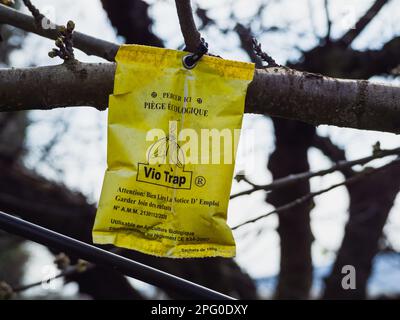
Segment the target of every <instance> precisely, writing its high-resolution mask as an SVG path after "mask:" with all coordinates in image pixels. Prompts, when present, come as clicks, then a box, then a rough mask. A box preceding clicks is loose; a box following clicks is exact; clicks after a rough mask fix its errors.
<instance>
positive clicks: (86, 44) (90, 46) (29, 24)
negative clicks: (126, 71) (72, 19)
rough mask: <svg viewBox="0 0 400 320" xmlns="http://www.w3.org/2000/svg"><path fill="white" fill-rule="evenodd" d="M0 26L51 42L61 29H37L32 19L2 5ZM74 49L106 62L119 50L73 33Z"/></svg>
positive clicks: (81, 34) (105, 42)
mask: <svg viewBox="0 0 400 320" xmlns="http://www.w3.org/2000/svg"><path fill="white" fill-rule="evenodd" d="M0 24H8V25H10V26H13V27H16V28H19V29H22V30H24V31H27V32H32V33H35V34H37V35H40V36H42V37H45V38H48V39H53V40H56V39H57V38H58V36H59V32H58V31H59V30H60V28H61V26H58V25H55V28H49V29H43V28H38V26H37V23H36V21H35V19H34V18H33V17H31V16H29V15H26V14H23V13H21V12H19V11H17V10H15V9H12V8H9V7H7V6H5V5H2V4H0ZM74 47H75V48H77V49H79V50H82V51H83V52H85V53H86V54H88V55H95V56H98V57H101V58H104V59H106V60H108V61H114V60H115V55H116V54H117V51H118V49H119V45H117V44H115V43H111V42H108V41H104V40H101V39H98V38H94V37H91V36H88V35H86V34H83V33H80V32H76V31H75V32H74Z"/></svg>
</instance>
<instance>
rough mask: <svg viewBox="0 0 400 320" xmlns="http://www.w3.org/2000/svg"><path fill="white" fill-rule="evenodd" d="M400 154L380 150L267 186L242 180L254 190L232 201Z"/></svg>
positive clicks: (392, 150) (279, 180)
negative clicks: (257, 192) (260, 191)
mask: <svg viewBox="0 0 400 320" xmlns="http://www.w3.org/2000/svg"><path fill="white" fill-rule="evenodd" d="M398 154H400V148H395V149H388V150H378V151H376V152H374V153H373V154H372V155H371V156H368V157H364V158H360V159H357V160H352V161H340V162H338V163H336V164H335V165H334V166H332V167H330V168H328V169H323V170H319V171H307V172H303V173H298V174H293V175H290V176H287V177H284V178H280V179H276V180H275V181H273V182H272V183H269V184H266V185H256V184H254V183H252V182H250V181H249V180H248V179H247V178H242V179H241V180H244V181H246V182H247V183H249V184H250V185H251V186H252V187H253V188H252V189H250V190H245V191H242V192H239V193H236V194H234V195H232V196H231V197H230V199H234V198H237V197H240V196H243V195H249V194H251V193H253V192H256V191H259V190H264V191H272V190H276V189H278V188H283V187H287V186H289V185H293V184H295V183H298V182H299V181H302V180H308V179H311V178H314V177H318V176H319V177H322V176H325V175H327V174H330V173H333V172H335V171H338V170H342V169H344V168H349V167H354V166H356V165H364V164H366V163H368V162H371V161H373V160H376V159H380V158H384V157H388V156H393V155H398Z"/></svg>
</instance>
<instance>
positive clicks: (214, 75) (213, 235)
mask: <svg viewBox="0 0 400 320" xmlns="http://www.w3.org/2000/svg"><path fill="white" fill-rule="evenodd" d="M187 54H188V53H187V52H182V51H175V50H169V49H160V48H153V47H147V46H139V45H125V46H122V47H121V48H120V49H119V51H118V54H117V56H116V61H117V70H116V74H115V83H114V92H113V95H111V96H110V100H109V111H108V112H109V114H108V156H107V164H108V168H107V171H106V174H105V178H104V183H103V189H102V192H101V197H100V202H99V207H98V211H97V215H96V220H95V224H94V227H93V242H94V243H97V244H113V245H115V246H118V247H124V248H129V249H134V250H137V251H140V252H143V253H146V254H151V255H156V256H161V257H171V258H195V257H216V256H221V257H233V256H235V241H234V238H233V235H232V231H231V230H230V228H229V226H228V225H227V223H226V220H227V209H228V202H229V194H230V189H231V184H232V178H233V170H234V160H235V155H236V148H237V144H238V138H239V134H240V128H241V123H242V118H243V112H244V103H245V96H246V91H247V87H248V84H249V83H250V81H251V80H252V79H253V76H254V65H253V64H250V63H243V62H236V61H229V60H223V59H220V58H217V57H211V56H204V57H202V59H201V60H200V61H199V62H198V64H197V65H196V66H195V67H194V68H193V69H186V68H185V67H184V66H183V64H182V59H183V57H184V56H185V55H187Z"/></svg>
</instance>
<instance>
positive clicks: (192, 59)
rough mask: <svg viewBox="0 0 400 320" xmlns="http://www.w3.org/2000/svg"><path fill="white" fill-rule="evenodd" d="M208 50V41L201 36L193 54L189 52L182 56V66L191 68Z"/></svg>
mask: <svg viewBox="0 0 400 320" xmlns="http://www.w3.org/2000/svg"><path fill="white" fill-rule="evenodd" d="M207 52H208V43H207V42H206V41H205V40H204V39H203V38H201V39H200V44H199V46H198V47H197V50H196V52H195V53H193V54H189V55H187V56H185V57H183V66H184V67H185V68H186V69H193V68H194V67H195V66H196V64H197V62H199V60H200V59H201V58H202V57H203V56H204V55H205V54H206V53H207Z"/></svg>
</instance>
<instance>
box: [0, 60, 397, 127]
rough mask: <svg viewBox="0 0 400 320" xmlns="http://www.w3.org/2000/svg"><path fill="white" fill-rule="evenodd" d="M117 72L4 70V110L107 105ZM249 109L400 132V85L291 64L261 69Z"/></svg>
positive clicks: (0, 73) (102, 67) (0, 87)
mask: <svg viewBox="0 0 400 320" xmlns="http://www.w3.org/2000/svg"><path fill="white" fill-rule="evenodd" d="M114 72H115V65H114V64H85V63H75V64H71V63H70V64H63V65H59V66H51V67H38V68H28V69H0V112H1V111H17V110H34V109H42V110H46V109H52V108H60V107H68V106H92V107H95V108H97V109H99V110H104V109H105V108H106V106H107V104H108V95H109V94H111V93H112V90H113V81H114ZM245 112H247V113H257V114H266V115H271V116H276V117H283V118H288V119H294V120H300V121H303V122H308V123H311V124H315V125H321V124H328V125H334V126H339V127H349V128H356V129H365V130H377V131H386V132H393V133H400V88H399V87H396V86H391V85H384V84H374V83H371V82H368V81H355V80H340V79H333V78H328V77H323V76H320V75H314V74H309V73H303V72H297V71H294V70H290V69H287V68H269V69H266V70H256V74H255V77H254V80H253V82H252V83H251V84H250V87H249V90H248V94H247V99H246V108H245Z"/></svg>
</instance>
